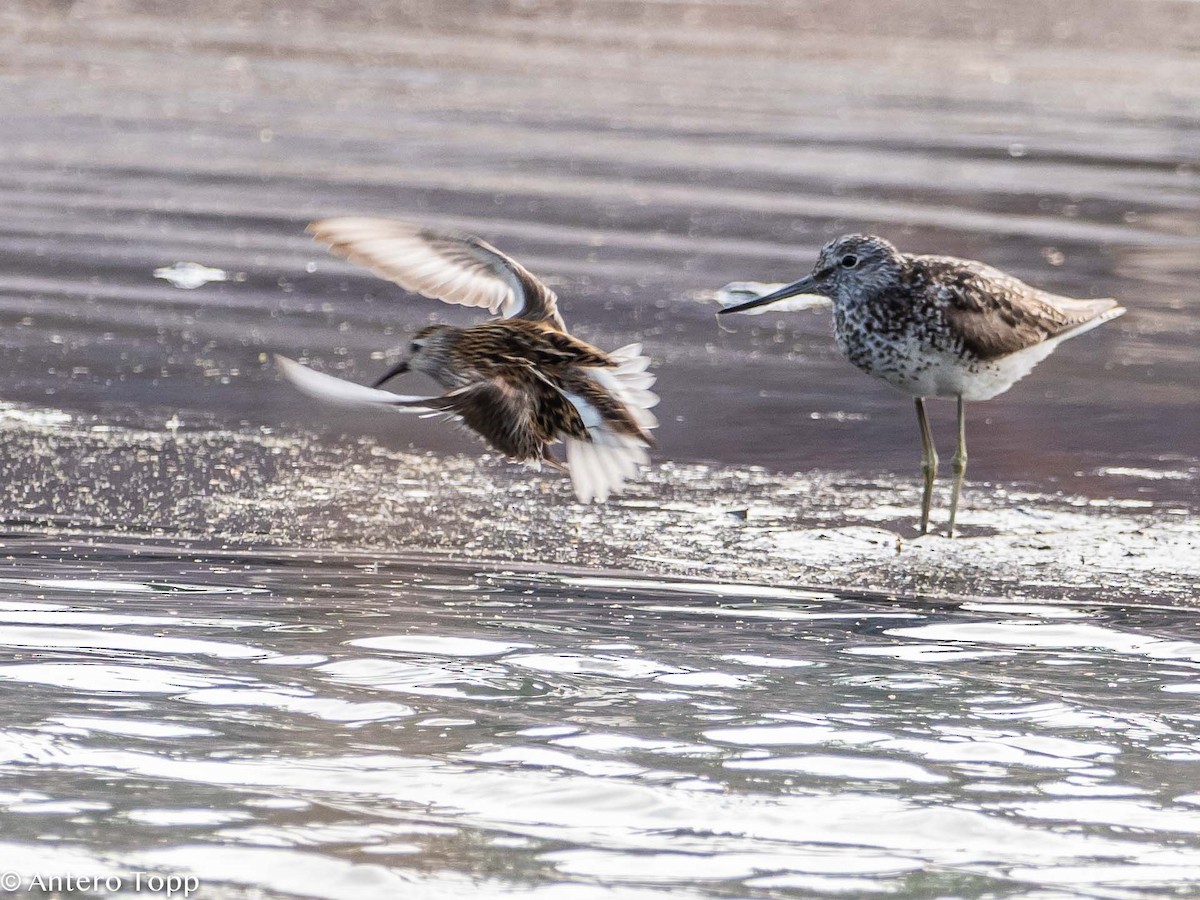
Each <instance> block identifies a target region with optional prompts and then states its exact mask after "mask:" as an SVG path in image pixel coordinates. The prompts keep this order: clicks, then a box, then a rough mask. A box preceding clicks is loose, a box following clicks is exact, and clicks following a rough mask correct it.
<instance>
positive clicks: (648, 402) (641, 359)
mask: <svg viewBox="0 0 1200 900" xmlns="http://www.w3.org/2000/svg"><path fill="white" fill-rule="evenodd" d="M308 231H309V233H310V234H312V235H313V236H314V237H315V238H316V239H317V240H318V241H320V242H321V243H323V244H326V245H328V247H329V249H330V251H331V252H333V253H335V254H337V255H338V256H342V257H345V258H346V259H348V260H350V261H351V262H355V263H359V264H361V265H364V266H366V267H368V268H370V269H371V270H372V271H373V272H375V274H377V275H379V276H380V277H382V278H385V279H387V280H389V281H392V282H395V283H396V284H398V285H400V286H401V287H402V288H404V289H405V290H408V291H412V292H414V293H418V294H422V295H424V296H426V297H430V298H432V299H435V300H442V301H445V302H446V303H453V304H458V305H461V306H475V307H482V308H485V309H488V310H490V311H491V312H493V313H499V314H500V318H499V319H494V320H492V321H489V322H484V323H482V324H480V325H474V326H472V327H469V328H457V327H454V326H451V325H431V326H428V327H426V328H422V329H420V330H419V331H417V332H416V334H414V335H413V338H412V343H411V344H410V345H409V348H408V355H407V357H406V358H405V359H404V360H402V361H401V362H400V363H399V364H398V365H396V366H394V367H393V368H391V369H390V370H388V371H387V372H385V373H384V374H383V375H382V376H381V377H380V378H379V379H378V380H377V381H376V382H375V384H374V386H373V387H365V386H363V385H359V384H354V383H352V382H348V381H344V380H342V379H340V378H334V377H332V376H330V375H322V374H321V373H319V372H314V371H313V370H312V369H309V368H307V367H305V366H302V365H300V364H299V363H297V362H294V361H293V360H290V359H287V358H285V357H276V360H277V362H278V363H279V366H280V368H281V369H282V370H283V373H284V374H285V375H286V376H287V377H288V379H289V380H291V382H292V383H293V384H295V385H296V387H298V388H300V390H302V391H304V392H306V393H308V394H310V395H312V396H314V397H318V398H321V399H323V400H328V401H331V402H335V403H347V404H365V405H374V406H386V407H391V408H393V409H396V410H399V411H402V412H416V413H429V412H444V413H447V414H448V415H450V416H452V417H455V418H457V419H458V420H459V421H461V422H462V424H464V425H465V426H466V427H467V428H469V429H471V430H472V431H474V432H475V433H476V434H478V435H479V436H480V437H482V438H483V439H484V441H486V442H487V443H488V444H490V445H491V446H492V447H494V448H495V449H497V450H499V451H500V452H501V453H503V454H504V455H505V456H507V457H509V458H510V459H513V460H517V461H522V462H527V463H531V464H533V465H535V466H537V465H540V464H542V463H546V464H548V465H550V466H553V467H555V468H559V469H566V470H567V471H569V473H570V475H571V481H572V483H573V485H574V488H575V494H576V496H577V497H578V498H579V500H580V501H581V502H584V503H587V502H590V501H592V500H596V501H601V502H603V501H604V500H606V499H608V497H609V495H610V494H612V493H615V492H617V491H620V490H621V488H623V487H624V485H625V482H626V481H627V480H629V479H630V478H633V477H634V476H635V475H636V474H637V472H638V470H639V469H640V468H641V467H642V466H644V465H646V464H647V463H648V462H649V453H648V450H649V448H650V447H652V446H653V445H654V441H653V439H652V438H651V437H650V434H649V432H650V429H652V428H654V427H656V426H657V424H658V422H657V421H656V420H655V418H654V415H653V413H651V412H650V409H651V408H652V407H653V406H654V405H655V404H657V402H658V397H657V396H656V395H655V394H653V393H652V392H651V391H650V388H651V387H652V386H653V384H654V380H655V378H654V375H653V374H651V373H650V372H649V371H647V370H648V368H649V365H650V360H649V359H648V358H647V357H645V356H643V355H642V346H641V344H630V345H628V346H625V347H622V348H620V349H619V350H615V351H613V352H612V353H606V352H604V351H603V350H599V349H597V348H596V347H593V346H592V345H591V344H588V343H585V342H584V341H581V340H579V339H578V338H576V337H574V336H572V335H571V334H569V333H568V332H567V329H566V326H565V325H564V323H563V319H562V316H561V315H560V314H559V311H558V301H557V297H556V296H555V294H554V292H553V291H552V290H550V288H548V287H547V286H546V285H545V284H543V283H542V282H541V281H540V280H538V279H537V278H536V277H534V275H533V274H531V273H530V272H529V270H527V269H526V268H525V267H524V266H522V265H521V264H520V263H518V262H517V261H516V260H514V259H511V258H510V257H508V256H505V255H504V254H503V253H501V252H500V251H499V250H497V249H496V248H495V247H493V246H491V245H490V244H487V243H485V242H483V241H482V240H480V239H479V238H477V237H474V236H472V235H469V234H463V233H459V232H452V231H438V230H434V229H429V228H423V227H421V226H419V225H413V224H409V223H407V222H397V221H394V220H392V219H372V218H339V219H325V220H323V221H320V222H314V223H312V224H311V225H309V227H308ZM410 370H411V371H416V372H422V373H424V374H426V375H428V376H430V377H431V378H433V380H434V381H436V382H437V383H438V384H440V385H441V386H442V387H443V388H445V389H446V392H445V393H444V394H441V395H439V396H435V397H418V396H404V395H400V394H394V393H392V392H390V391H384V390H380V385H382V384H384V383H385V382H387V381H389V380H391V379H392V378H395V377H396V376H398V375H401V374H403V373H405V372H408V371H410ZM558 441H564V442H565V443H566V457H567V459H566V464H565V466H564V465H563V464H562V463H561V462H559V461H558V460H556V459H555V458H554V457H552V456H551V455H550V452H549V448H550V446H551V445H552V444H554V443H556V442H558Z"/></svg>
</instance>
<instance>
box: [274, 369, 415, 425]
mask: <svg viewBox="0 0 1200 900" xmlns="http://www.w3.org/2000/svg"><path fill="white" fill-rule="evenodd" d="M275 364H276V365H278V366H279V370H280V371H281V372H283V374H284V375H285V376H286V377H287V380H288V381H290V382H291V383H292V384H294V385H295V386H296V387H297V388H298V389H299V390H301V391H303V392H304V393H306V394H308V395H309V396H310V397H316V398H317V399H318V400H324V401H326V402H328V403H340V404H344V405H351V406H378V405H383V406H394V407H396V408H397V409H399V410H400V411H401V412H417V413H420V412H433V411H435V410H436V409H437V408H438V407H437V405H436V403H437V400H438V398H437V397H416V396H412V395H406V394H393V393H392V392H391V391H381V390H380V389H379V388H370V387H366V386H365V385H361V384H355V383H354V382H353V381H346V380H345V379H344V378H337V377H335V376H333V375H324V374H322V373H321V372H315V371H313V370H312V369H310V368H309V367H308V366H304V365H301V364H300V363H298V362H296V361H295V360H294V359H288V358H287V357H286V356H278V355H276V357H275Z"/></svg>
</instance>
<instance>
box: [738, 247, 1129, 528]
mask: <svg viewBox="0 0 1200 900" xmlns="http://www.w3.org/2000/svg"><path fill="white" fill-rule="evenodd" d="M813 295H817V296H819V297H823V298H827V299H828V301H829V302H831V304H832V306H833V333H834V338H835V340H836V341H837V345H838V349H840V350H841V352H842V353H843V354H844V355H845V357H846V358H847V359H848V360H850V362H851V363H853V364H854V365H855V366H857V367H858V368H860V369H862V370H863V371H864V372H866V373H867V374H869V375H874V376H875V377H877V378H881V379H883V380H884V381H886V382H887V383H888V384H890V385H892V386H893V387H896V388H898V389H899V390H901V391H903V392H904V393H906V394H909V395H910V396H912V397H913V398H915V402H916V409H917V422H918V425H919V426H920V431H921V445H922V458H921V470H922V474H923V476H924V492H923V494H922V498H921V533H922V534H925V533H926V532H927V531H928V530H929V511H930V505H931V503H932V494H933V484H934V480H935V478H936V476H937V464H938V457H937V451H936V450H935V448H934V445H933V437H932V433H931V431H930V428H929V420H928V418H927V416H926V413H925V400H926V399H927V398H930V397H945V398H953V399H954V400H956V401H957V404H958V447H957V450H956V452H955V454H954V459H953V470H954V485H953V488H952V491H951V499H950V523H949V532H950V534H951V535H953V534H954V527H955V519H956V516H957V513H958V500H959V494H960V492H961V489H962V482H963V477H964V475H965V473H966V468H967V442H966V424H965V413H964V407H963V404H964V403H965V402H967V401H974V400H990V399H991V398H992V397H995V396H997V395H998V394H1002V393H1004V392H1005V391H1007V390H1008V389H1009V388H1010V387H1012V386H1013V384H1015V383H1016V382H1017V381H1019V380H1020V379H1022V378H1024V377H1025V376H1026V375H1028V374H1029V373H1030V371H1032V369H1033V367H1034V366H1036V365H1037V364H1038V363H1039V362H1041V361H1042V360H1043V359H1045V358H1046V357H1047V356H1049V355H1050V354H1051V353H1052V352H1053V351H1054V349H1055V348H1056V347H1057V346H1058V345H1059V344H1061V343H1062V342H1063V341H1065V340H1068V339H1069V338H1073V337H1076V336H1078V335H1080V334H1083V333H1084V332H1085V331H1090V330H1091V329H1093V328H1095V327H1096V326H1097V325H1100V324H1102V323H1104V322H1107V321H1109V320H1110V319H1115V318H1116V317H1117V316H1120V315H1121V314H1122V313H1124V312H1125V310H1124V308H1123V307H1121V306H1119V305H1118V304H1117V302H1116V301H1115V300H1112V299H1109V298H1104V299H1095V300H1076V299H1074V298H1071V297H1061V296H1059V295H1057V294H1051V293H1048V292H1046V291H1043V290H1039V289H1038V288H1034V287H1030V286H1029V285H1027V284H1025V283H1024V282H1022V281H1019V280H1018V279H1016V278H1014V277H1013V276H1011V275H1008V274H1006V273H1004V272H1001V271H1000V270H999V269H994V268H992V267H991V266H987V265H984V264H983V263H980V262H975V261H974V260H966V259H955V258H954V257H950V256H914V255H911V254H906V253H901V252H900V251H899V250H897V249H896V248H895V247H894V246H893V245H892V244H890V243H889V242H888V241H885V240H884V239H883V238H880V237H875V236H873V235H862V234H848V235H844V236H842V237H840V238H837V239H835V240H833V241H830V242H829V243H828V244H826V245H825V246H824V247H823V248H822V249H821V252H820V254H819V256H818V257H817V263H816V265H815V266H814V267H813V271H812V273H811V274H809V275H806V276H805V277H804V278H801V279H799V280H798V281H794V282H792V283H791V284H787V285H784V286H782V287H780V288H778V289H776V290H773V291H771V292H770V293H768V294H766V295H765V296H762V297H756V298H754V299H751V300H746V301H744V302H737V303H735V304H734V305H731V306H728V307H726V308H724V309H722V310H721V311H720V312H721V313H735V312H749V311H755V312H762V311H765V310H766V309H768V308H774V307H776V306H777V305H782V304H785V303H791V302H793V298H800V297H803V298H807V297H810V296H813ZM804 305H810V304H808V303H805V304H804Z"/></svg>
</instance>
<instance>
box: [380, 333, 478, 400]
mask: <svg viewBox="0 0 1200 900" xmlns="http://www.w3.org/2000/svg"><path fill="white" fill-rule="evenodd" d="M461 333H462V329H460V328H455V327H454V326H452V325H427V326H426V327H424V328H422V329H420V330H419V331H418V332H417V333H416V334H414V335H413V336H412V342H411V343H410V344H409V345H408V355H407V356H406V357H405V358H404V359H402V360H401V361H400V362H399V363H397V364H396V365H395V366H393V367H392V368H391V369H389V370H388V371H387V372H386V373H385V374H384V375H383V377H381V378H380V379H379V380H378V381H376V382H375V384H374V387H379V386H380V385H381V384H383V383H384V382H387V381H390V380H391V379H393V378H395V377H396V376H397V375H403V374H404V373H405V372H421V373H423V374H425V375H428V376H429V377H430V378H432V379H433V380H434V381H437V382H438V383H440V384H448V383H450V382H452V381H453V380H454V379H453V374H454V366H453V365H452V363H451V360H450V351H451V349H452V347H453V345H454V340H455V338H456V337H457V336H458V335H459V334H461Z"/></svg>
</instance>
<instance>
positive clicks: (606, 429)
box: [564, 344, 658, 503]
mask: <svg viewBox="0 0 1200 900" xmlns="http://www.w3.org/2000/svg"><path fill="white" fill-rule="evenodd" d="M609 356H610V357H611V358H612V359H613V360H614V361H615V362H616V363H617V364H616V365H615V366H613V367H611V368H603V369H601V368H594V369H591V368H590V369H588V370H587V373H588V375H590V376H591V377H592V379H593V380H594V381H595V382H596V383H597V384H598V385H600V387H602V388H604V389H605V390H607V391H608V392H609V393H610V394H611V395H612V396H613V397H615V398H616V399H617V400H619V401H620V403H621V405H622V406H623V407H624V409H625V411H626V412H627V413H628V415H629V419H632V421H633V423H634V424H636V426H637V429H636V430H635V429H632V428H631V427H630V425H629V421H628V420H627V419H626V420H622V419H621V418H618V417H614V416H611V415H606V414H605V413H604V412H603V411H602V410H601V409H600V408H599V407H598V406H597V405H596V404H595V403H593V402H591V401H589V400H588V399H587V398H586V397H585V396H583V395H582V394H578V393H575V392H573V391H565V392H564V394H565V396H566V397H567V399H568V400H570V401H571V403H572V405H574V407H575V408H576V409H577V410H578V411H579V415H580V417H581V418H582V419H583V424H584V426H585V427H586V428H587V434H588V440H583V439H581V438H567V467H568V469H569V470H570V472H571V481H572V483H573V484H574V486H575V496H577V497H578V498H579V500H580V502H582V503H590V502H591V501H593V500H596V501H599V502H601V503H603V502H604V501H605V500H607V499H608V498H609V496H610V495H611V494H614V493H618V492H620V491H621V489H622V488H624V487H625V483H626V482H627V481H629V480H630V479H632V478H635V477H636V476H637V474H638V470H639V469H640V468H641V467H643V466H645V465H648V464H649V462H650V453H649V447H650V445H651V443H652V441H651V438H650V436H649V435H648V434H647V433H646V432H647V431H649V430H650V429H651V428H655V427H656V426H657V425H658V420H657V419H656V418H655V417H654V414H653V413H652V412H650V410H651V408H653V407H654V406H656V405H657V404H658V395H657V394H655V393H654V392H653V391H651V390H650V388H651V387H652V386H653V385H654V381H655V376H654V375H653V373H651V372H649V371H647V369H648V368H649V366H650V359H649V358H648V357H646V356H643V355H642V345H641V344H629V345H628V346H625V347H622V348H621V349H619V350H617V351H615V352H613V353H610V354H609Z"/></svg>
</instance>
